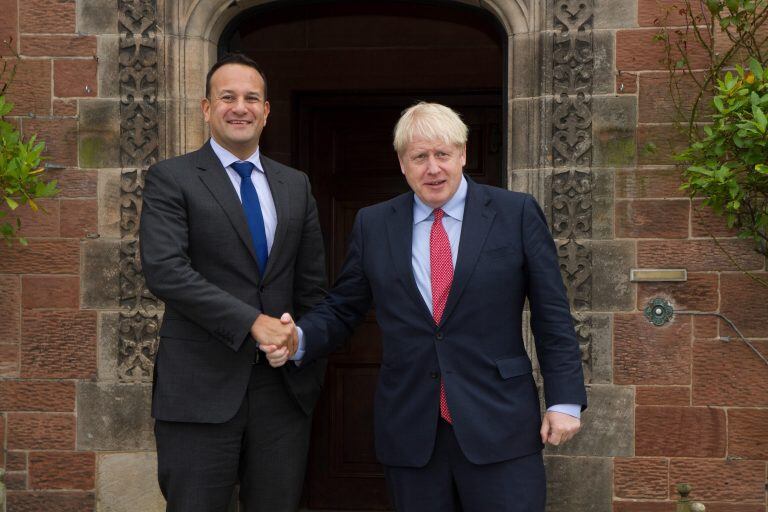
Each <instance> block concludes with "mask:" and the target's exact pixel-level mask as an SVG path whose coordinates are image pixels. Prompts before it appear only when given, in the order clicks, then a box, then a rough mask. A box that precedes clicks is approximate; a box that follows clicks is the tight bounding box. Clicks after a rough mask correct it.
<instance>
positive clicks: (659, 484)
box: [613, 458, 669, 499]
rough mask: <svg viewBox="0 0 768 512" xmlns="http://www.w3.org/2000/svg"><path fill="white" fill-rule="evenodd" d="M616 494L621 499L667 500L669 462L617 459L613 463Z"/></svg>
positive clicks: (648, 459) (661, 460) (663, 460)
mask: <svg viewBox="0 0 768 512" xmlns="http://www.w3.org/2000/svg"><path fill="white" fill-rule="evenodd" d="M613 469H614V474H613V477H614V492H615V494H616V496H618V497H619V498H631V499H649V498H650V499H653V498H656V499H666V498H667V495H668V492H669V460H667V459H661V458H660V459H651V458H641V459H635V458H631V459H630V458H627V459H622V458H617V459H615V460H614V461H613Z"/></svg>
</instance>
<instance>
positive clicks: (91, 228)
mask: <svg viewBox="0 0 768 512" xmlns="http://www.w3.org/2000/svg"><path fill="white" fill-rule="evenodd" d="M98 209H99V208H98V203H97V202H96V199H62V201H61V236H63V237H71V238H84V237H85V236H86V235H89V234H95V233H97V232H98V231H99V220H98V215H99V213H98Z"/></svg>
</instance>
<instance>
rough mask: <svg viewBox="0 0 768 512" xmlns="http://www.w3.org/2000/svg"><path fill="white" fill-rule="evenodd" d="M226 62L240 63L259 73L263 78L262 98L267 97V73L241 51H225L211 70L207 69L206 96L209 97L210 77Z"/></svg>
mask: <svg viewBox="0 0 768 512" xmlns="http://www.w3.org/2000/svg"><path fill="white" fill-rule="evenodd" d="M227 64H240V65H241V66H247V67H249V68H253V69H255V70H256V71H257V72H258V73H259V75H261V79H262V80H264V100H266V99H267V75H266V74H264V71H262V69H261V67H260V66H259V64H258V63H257V62H256V61H255V60H253V59H252V58H250V57H249V56H247V55H245V54H242V53H227V54H226V55H224V56H223V57H222V58H220V59H219V60H218V61H217V62H216V64H214V65H213V66H211V70H210V71H208V75H207V76H206V77H205V97H206V98H208V99H210V98H211V77H212V76H213V74H214V73H215V72H216V70H217V69H219V68H220V67H222V66H226V65H227Z"/></svg>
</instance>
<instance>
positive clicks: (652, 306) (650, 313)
mask: <svg viewBox="0 0 768 512" xmlns="http://www.w3.org/2000/svg"><path fill="white" fill-rule="evenodd" d="M644 313H645V316H646V318H648V321H649V322H651V323H652V324H653V325H655V326H656V327H661V326H662V325H664V324H666V323H667V322H669V321H670V320H671V319H672V316H673V315H674V309H673V308H672V304H670V303H669V301H668V300H666V299H662V298H661V297H656V298H655V299H653V300H651V302H649V303H648V305H647V306H645V310H644Z"/></svg>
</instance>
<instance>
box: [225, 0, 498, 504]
mask: <svg viewBox="0 0 768 512" xmlns="http://www.w3.org/2000/svg"><path fill="white" fill-rule="evenodd" d="M506 37H507V36H506V34H505V32H504V29H503V28H502V27H501V26H500V24H499V23H498V21H496V19H495V18H493V16H492V15H491V14H490V13H488V12H487V11H484V10H482V9H479V8H469V7H467V6H463V5H460V4H447V3H439V4H438V3H404V2H383V1H372V2H350V1H339V2H319V3H318V2H315V3H299V4H297V3H278V4H268V5H266V6H262V7H256V8H253V9H250V10H246V11H244V12H243V13H241V14H240V15H239V16H237V17H236V18H234V19H233V20H232V21H231V22H230V24H229V25H228V26H227V28H226V29H225V30H224V32H223V34H222V36H221V38H220V39H219V52H225V51H242V52H244V53H247V54H249V55H250V56H252V57H254V58H255V59H256V60H257V61H258V62H259V63H260V64H261V65H262V66H263V68H264V69H265V71H266V73H267V78H268V84H269V93H268V94H269V99H270V103H271V105H272V112H271V115H270V122H269V126H268V128H267V130H265V134H264V136H263V139H262V150H263V151H264V153H265V154H268V155H270V156H271V157H273V158H276V159H277V160H280V161H283V162H285V163H288V164H291V165H293V166H295V167H297V168H299V169H301V170H303V171H305V172H307V173H308V174H309V176H310V179H311V180H312V185H313V191H314V194H315V196H316V198H317V200H318V206H319V211H320V217H321V224H322V227H323V232H324V236H325V241H326V256H327V262H328V275H329V278H330V280H331V281H333V279H334V278H335V276H336V274H337V271H338V269H339V268H340V267H341V263H342V260H343V256H344V251H345V248H346V236H347V234H348V232H349V229H350V227H351V222H352V220H353V218H354V215H355V213H356V212H357V210H358V209H359V208H361V207H363V206H365V205H367V204H372V203H374V202H378V201H381V200H384V199H387V198H389V197H392V196H394V195H397V194H399V193H401V192H403V191H405V190H407V185H406V184H405V181H404V180H403V179H402V176H401V175H400V173H399V170H398V165H397V160H396V156H395V154H394V152H393V151H392V149H391V135H390V134H391V131H392V127H393V126H394V123H395V121H396V119H397V117H398V115H399V113H400V112H401V111H402V110H403V109H404V108H407V107H408V106H410V105H411V104H413V103H414V102H415V101H418V100H427V101H439V102H442V103H445V104H448V105H450V106H452V107H453V108H455V109H456V110H458V111H459V112H461V113H462V115H463V116H464V118H465V120H466V121H467V123H468V124H469V125H470V128H471V134H470V143H469V150H468V165H467V172H468V173H469V174H470V175H472V176H473V178H474V179H476V180H477V181H481V182H485V183H490V184H494V185H499V186H506V162H505V160H506V158H505V155H506V152H505V148H504V145H505V143H504V141H503V136H502V134H503V133H505V131H506V130H505V119H506V118H507V115H506V107H505V105H506V102H505V101H504V94H505V85H506V83H505V82H506V78H507V74H506V69H505V68H506V64H505V63H506V55H505V52H506V44H507V41H506ZM379 343H380V342H379V332H378V327H377V326H376V322H375V314H374V313H371V314H370V315H369V318H368V319H367V320H366V322H365V323H364V324H363V325H362V326H361V327H360V329H358V331H357V332H356V333H355V335H354V336H353V337H352V339H350V340H349V341H348V342H347V344H346V345H345V346H344V347H343V348H342V349H341V350H339V351H338V352H337V353H336V354H334V355H332V356H331V357H330V358H329V365H328V373H327V377H326V384H325V390H324V393H323V397H322V398H321V400H320V402H319V403H318V407H317V409H316V412H315V419H314V420H315V421H314V427H313V436H312V446H311V449H310V459H309V465H308V471H307V480H306V484H305V501H306V505H307V507H308V508H309V509H334V510H350V509H352V510H362V509H365V510H383V509H388V508H390V503H389V498H388V493H387V491H386V487H385V484H384V480H383V473H382V470H381V468H380V466H379V465H378V463H377V462H376V459H375V455H374V449H373V421H372V409H373V407H372V403H373V390H374V388H375V385H376V380H377V376H378V366H379V362H380V352H381V349H380V344H379Z"/></svg>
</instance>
